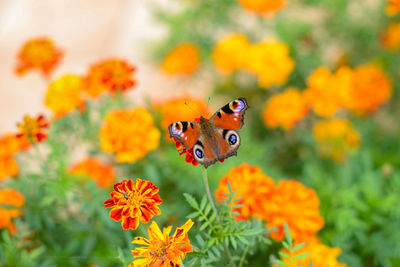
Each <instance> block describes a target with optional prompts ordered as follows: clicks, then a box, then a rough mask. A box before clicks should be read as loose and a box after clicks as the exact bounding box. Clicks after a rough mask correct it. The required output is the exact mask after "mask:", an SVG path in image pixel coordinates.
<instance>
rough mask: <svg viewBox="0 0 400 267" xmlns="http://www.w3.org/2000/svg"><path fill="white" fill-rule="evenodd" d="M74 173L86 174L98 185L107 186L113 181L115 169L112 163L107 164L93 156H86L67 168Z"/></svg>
mask: <svg viewBox="0 0 400 267" xmlns="http://www.w3.org/2000/svg"><path fill="white" fill-rule="evenodd" d="M69 172H70V173H72V174H76V175H87V176H88V177H89V178H90V179H91V180H94V181H96V182H97V185H98V186H99V187H109V186H111V185H112V183H113V182H114V181H115V171H114V168H113V166H112V165H107V164H104V163H102V162H100V161H99V160H97V159H95V158H87V159H85V160H82V161H81V162H78V163H77V164H75V165H74V166H72V167H71V168H70V169H69Z"/></svg>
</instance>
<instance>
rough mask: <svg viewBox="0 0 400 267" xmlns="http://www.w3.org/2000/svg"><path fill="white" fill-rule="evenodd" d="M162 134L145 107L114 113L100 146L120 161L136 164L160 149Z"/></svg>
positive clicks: (102, 131) (101, 136) (105, 125)
mask: <svg viewBox="0 0 400 267" xmlns="http://www.w3.org/2000/svg"><path fill="white" fill-rule="evenodd" d="M159 140H160V131H159V130H158V129H157V128H155V127H154V125H153V117H152V116H151V114H150V113H149V112H148V111H147V110H146V109H144V108H134V109H126V110H117V111H112V112H110V113H108V114H107V116H106V117H105V119H104V122H103V126H102V128H101V130H100V142H101V143H100V147H101V148H102V149H103V150H104V151H106V152H109V153H116V158H117V161H118V162H130V163H132V162H135V161H137V160H138V159H140V158H142V157H144V156H145V155H146V154H147V153H148V152H150V151H152V150H154V149H156V148H157V147H158V144H159Z"/></svg>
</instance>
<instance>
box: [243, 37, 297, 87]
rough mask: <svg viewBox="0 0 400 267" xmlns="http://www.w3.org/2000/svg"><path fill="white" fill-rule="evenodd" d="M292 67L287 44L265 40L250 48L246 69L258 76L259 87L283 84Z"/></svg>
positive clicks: (292, 62) (292, 61)
mask: <svg viewBox="0 0 400 267" xmlns="http://www.w3.org/2000/svg"><path fill="white" fill-rule="evenodd" d="M294 65H295V62H294V60H293V59H292V58H291V57H290V55H289V46H288V45H287V44H285V43H281V42H278V41H276V40H274V39H266V40H264V41H262V42H260V43H257V44H253V45H251V46H250V51H249V54H248V56H247V63H246V69H248V70H249V71H250V72H252V73H254V74H255V75H257V76H258V82H259V84H260V86H262V87H266V88H268V87H270V86H271V85H283V84H285V83H286V81H287V79H288V77H289V75H290V73H291V72H292V70H293V68H294Z"/></svg>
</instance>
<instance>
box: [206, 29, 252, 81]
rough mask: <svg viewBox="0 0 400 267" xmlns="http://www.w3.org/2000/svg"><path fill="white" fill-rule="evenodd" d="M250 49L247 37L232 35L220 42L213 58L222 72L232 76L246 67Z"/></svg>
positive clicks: (237, 34) (238, 34)
mask: <svg viewBox="0 0 400 267" xmlns="http://www.w3.org/2000/svg"><path fill="white" fill-rule="evenodd" d="M249 49H250V43H249V41H248V40H247V37H246V36H245V35H243V34H240V33H235V34H230V35H227V36H224V37H223V38H221V39H220V40H218V43H217V46H216V47H215V50H214V52H213V54H212V58H213V60H214V63H215V65H216V66H217V68H218V70H219V71H220V72H222V73H226V74H230V73H232V72H233V71H235V70H239V69H240V68H243V67H245V65H246V61H247V56H248V53H249Z"/></svg>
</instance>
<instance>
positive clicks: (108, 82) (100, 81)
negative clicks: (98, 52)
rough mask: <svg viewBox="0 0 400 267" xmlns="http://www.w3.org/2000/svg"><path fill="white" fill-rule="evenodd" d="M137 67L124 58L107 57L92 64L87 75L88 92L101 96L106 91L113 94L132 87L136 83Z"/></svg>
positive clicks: (91, 95) (93, 95)
mask: <svg viewBox="0 0 400 267" xmlns="http://www.w3.org/2000/svg"><path fill="white" fill-rule="evenodd" d="M134 74H135V67H134V66H132V65H131V64H129V63H128V62H126V61H125V60H123V59H118V58H115V59H107V60H103V61H100V62H98V63H96V64H94V65H92V66H91V67H90V69H89V73H88V74H87V75H86V77H85V82H86V93H87V94H88V95H89V96H90V97H93V98H94V97H99V96H100V95H102V94H103V93H104V92H106V91H109V92H111V93H112V94H114V93H116V92H117V91H118V90H121V91H123V92H125V91H127V90H129V89H132V88H133V87H134V85H135V84H136V78H135V77H134Z"/></svg>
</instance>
